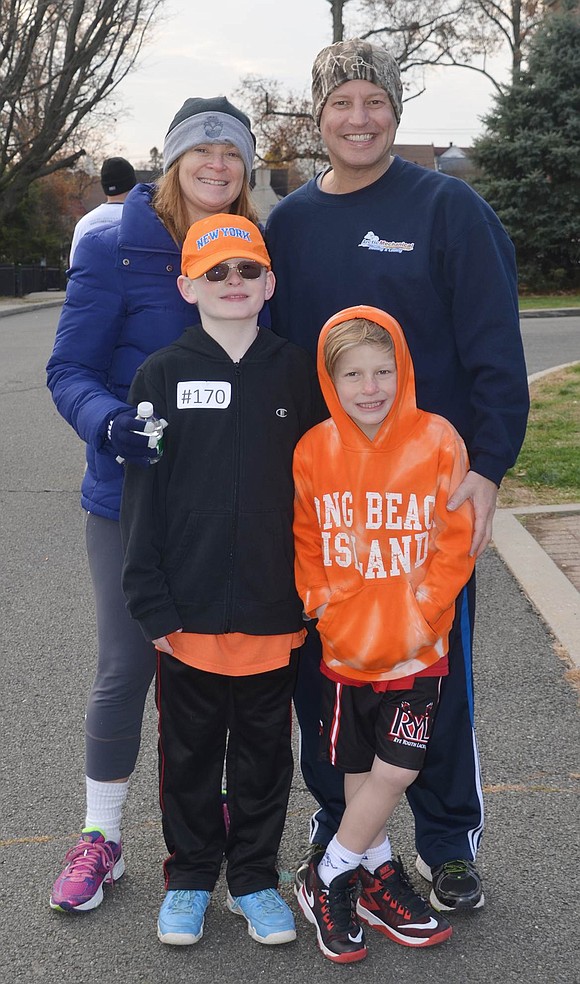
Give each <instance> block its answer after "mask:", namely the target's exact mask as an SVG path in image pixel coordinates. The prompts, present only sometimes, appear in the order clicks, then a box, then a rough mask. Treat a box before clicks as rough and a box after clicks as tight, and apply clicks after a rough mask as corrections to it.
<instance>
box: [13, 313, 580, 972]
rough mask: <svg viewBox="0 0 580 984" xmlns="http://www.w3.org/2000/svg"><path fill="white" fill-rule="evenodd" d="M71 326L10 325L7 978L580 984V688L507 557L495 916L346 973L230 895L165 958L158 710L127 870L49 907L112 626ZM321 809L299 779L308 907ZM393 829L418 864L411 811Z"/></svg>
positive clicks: (295, 828)
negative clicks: (93, 895) (68, 366)
mask: <svg viewBox="0 0 580 984" xmlns="http://www.w3.org/2000/svg"><path fill="white" fill-rule="evenodd" d="M57 316H58V310H52V311H51V310H48V311H38V312H28V313H27V314H21V315H19V316H18V317H14V318H12V317H10V318H4V319H3V320H2V322H1V323H0V413H1V415H2V422H3V427H2V445H1V447H2V451H1V455H2V469H1V472H0V536H1V543H2V559H3V563H2V582H1V587H0V592H1V594H0V598H1V602H2V612H3V616H4V617H3V621H2V638H1V647H2V652H1V659H2V667H3V674H2V683H3V686H4V700H3V712H2V716H1V721H0V747H1V748H2V752H3V755H2V770H1V773H0V782H1V787H0V862H1V864H0V872H1V874H0V905H1V910H0V911H1V917H0V979H1V980H2V981H4V980H6V981H14V982H24V981H26V984H34V982H41V984H62V982H63V981H66V982H68V981H75V982H76V981H81V980H82V981H87V982H93V981H94V982H98V984H113V982H115V984H117V982H121V984H165V982H168V984H169V982H174V981H181V980H183V981H187V982H188V984H198V982H199V984H202V982H204V984H205V982H214V981H216V982H217V981H221V980H224V979H225V980H229V979H231V978H232V977H235V978H237V979H241V980H246V981H247V982H249V984H253V982H268V984H269V982H270V981H272V980H274V979H276V980H277V981H278V982H280V984H306V982H312V984H322V982H326V981H327V980H328V979H329V978H330V977H331V976H333V975H334V974H338V975H340V974H344V975H350V973H353V974H356V976H357V980H359V981H360V982H361V984H367V982H373V984H374V982H376V984H379V982H380V984H389V982H391V981H393V982H395V981H397V982H400V981H415V980H420V981H434V982H435V981H437V982H439V981H441V982H443V981H445V982H446V984H536V982H537V984H540V982H543V984H578V981H579V980H580V975H579V971H578V958H577V951H578V947H577V938H578V932H577V910H578V897H579V893H580V865H579V857H578V854H579V852H578V848H579V843H578V811H577V789H578V772H579V770H578V747H579V737H580V735H579V717H578V706H577V694H576V692H575V691H574V690H573V688H572V685H571V683H570V682H569V681H568V680H567V679H566V672H567V667H566V665H565V664H564V662H563V661H562V660H561V659H560V658H559V657H558V655H557V654H556V653H555V651H554V647H553V645H552V640H551V639H550V637H549V635H548V633H547V631H546V629H545V628H544V626H543V624H542V623H541V622H540V620H539V619H538V617H537V615H536V614H535V612H534V611H533V609H532V608H531V606H530V605H529V603H528V602H527V601H526V599H525V597H524V596H523V595H522V593H521V591H520V590H519V588H518V585H517V584H516V583H515V581H514V580H513V579H512V577H511V575H509V574H508V572H507V571H506V569H505V567H504V566H503V564H502V563H501V561H500V560H499V559H498V557H497V555H496V554H495V553H494V552H493V551H489V552H488V553H487V554H486V556H485V557H484V558H483V559H482V561H481V564H480V570H479V600H480V609H479V618H478V626H477V640H476V647H477V657H476V689H477V698H478V699H477V707H478V724H479V735H480V744H481V749H482V757H483V766H484V783H485V792H486V803H487V821H488V826H487V837H486V841H485V845H484V848H483V850H482V852H481V855H480V866H481V869H482V872H483V874H484V877H485V880H486V895H487V900H488V901H487V904H486V907H485V908H484V909H483V910H482V911H481V912H480V913H477V914H470V915H467V916H463V917H455V918H454V920H453V922H454V930H455V931H454V937H453V939H452V940H451V941H450V942H449V943H447V944H444V945H443V946H441V947H436V948H434V949H433V950H426V951H421V952H417V953H413V952H412V951H411V950H409V949H408V948H405V947H399V946H397V945H396V944H393V943H390V942H389V941H387V940H385V939H383V938H382V937H380V936H378V935H376V934H371V935H370V941H369V943H370V945H369V957H368V959H367V960H366V961H365V962H364V963H363V964H360V965H358V966H357V967H356V970H352V971H350V970H347V969H343V968H338V969H336V968H333V967H332V966H331V965H330V964H329V963H328V961H324V960H323V958H322V957H321V956H320V954H319V953H318V952H317V950H316V947H315V944H314V941H313V936H312V932H311V929H310V927H309V926H307V925H306V924H304V922H303V921H301V919H300V917H298V928H299V938H298V940H297V941H296V943H295V944H291V945H289V946H286V947H271V948H267V947H260V946H259V945H258V944H256V943H254V942H253V941H252V940H250V938H249V937H248V935H247V933H246V932H245V924H244V923H243V922H241V921H238V920H237V919H236V918H235V917H233V916H232V915H231V914H230V913H228V912H227V911H226V910H225V906H224V902H223V899H224V888H223V885H220V886H219V889H218V890H217V891H216V893H215V896H214V900H213V902H212V906H211V908H210V914H209V917H208V919H207V924H206V927H207V928H206V934H205V937H204V939H203V940H202V941H201V942H200V943H199V944H198V945H197V946H195V947H191V948H171V947H162V946H161V945H160V944H159V943H158V942H157V940H156V938H155V931H154V925H155V918H156V914H157V909H158V906H159V903H160V901H161V898H162V894H163V886H162V880H161V871H160V865H161V861H162V859H163V856H164V846H163V842H162V839H161V836H160V831H159V818H158V809H157V802H156V776H155V772H156V756H155V715H154V708H153V706H152V702H150V703H149V706H148V712H147V722H146V729H145V735H144V741H143V749H142V755H141V760H140V764H139V768H138V770H137V773H136V776H135V778H134V781H133V787H132V791H131V796H130V805H129V809H128V812H127V818H126V819H127V822H126V828H125V833H126V853H127V862H128V870H127V874H126V876H125V877H124V878H123V879H122V880H121V881H120V882H119V883H118V885H117V886H116V888H115V889H114V891H113V892H111V891H110V890H109V891H108V892H107V898H106V902H105V904H104V905H103V906H102V907H101V908H100V909H98V910H97V911H95V912H94V913H91V914H88V915H84V916H77V917H74V916H66V915H63V914H59V913H53V912H51V911H50V910H49V908H48V904H47V902H48V894H49V889H50V884H51V882H52V879H53V877H54V875H55V873H56V872H57V870H58V868H59V865H60V863H61V860H62V856H63V854H64V852H65V851H66V849H67V848H68V847H69V846H70V844H71V843H72V841H73V839H74V838H75V836H76V833H77V830H78V825H79V819H80V818H81V817H82V809H83V802H84V796H83V786H82V780H81V776H82V772H83V752H82V740H81V735H82V727H83V711H84V701H85V697H86V692H87V689H88V686H89V683H90V678H91V666H92V660H93V645H92V637H93V631H94V625H93V616H92V602H91V592H90V586H89V580H88V573H87V569H86V562H85V557H84V550H83V544H82V529H83V523H82V516H81V511H80V508H79V506H78V491H77V490H78V485H79V481H80V477H81V474H82V468H83V455H82V449H81V446H80V443H79V442H78V440H77V439H76V437H75V436H74V434H73V433H72V432H71V431H70V430H69V428H68V427H67V426H66V425H65V424H64V422H63V421H62V420H61V419H60V418H59V417H58V415H57V413H56V411H55V410H54V408H53V406H52V403H51V401H50V398H49V395H48V393H47V391H46V389H45V386H44V373H43V366H44V363H45V361H46V358H47V355H48V353H49V351H50V348H51V344H52V338H53V334H54V327H55V325H56V320H57ZM553 325H554V322H553V321H551V323H550V330H551V327H552V326H553ZM527 327H528V326H527V325H526V327H525V334H526V349H527V351H528V358H529V359H531V358H533V359H536V358H537V359H538V361H540V360H541V353H540V349H541V347H542V343H541V339H540V338H538V337H536V327H537V326H536V325H534V326H533V330H532V331H531V332H530V333H528V332H527ZM560 327H561V326H559V328H560ZM540 334H541V333H540ZM558 334H559V332H558ZM566 344H567V343H566ZM560 346H562V347H560ZM553 347H554V348H557V351H556V352H554V354H553V360H554V363H556V364H558V363H561V362H567V361H571V359H573V358H580V353H579V354H577V355H574V354H570V351H569V350H567V351H566V352H565V351H564V348H565V347H566V346H565V344H564V341H563V340H562V342H561V343H560V342H558V345H557V346H556V345H554V346H553ZM534 349H537V350H538V351H536V352H535V354H534ZM541 367H542V366H538V368H541ZM530 371H534V370H532V369H530ZM310 810H311V801H310V797H309V795H308V793H307V792H306V790H305V789H304V786H303V783H302V781H301V779H300V777H299V776H297V777H296V780H295V784H294V788H293V793H292V800H291V805H290V812H289V817H288V824H287V831H286V835H285V838H284V842H283V845H282V849H281V856H280V866H281V870H282V890H283V891H284V892H285V893H286V895H287V897H288V899H289V900H290V901H291V892H290V884H289V880H290V874H289V872H290V870H291V868H292V867H293V866H294V865H295V863H296V861H297V860H298V857H299V855H300V850H301V848H302V846H303V838H304V831H305V826H306V819H307V817H308V815H309V813H310ZM392 830H393V839H394V842H395V844H396V846H397V848H398V849H399V850H400V851H401V854H402V855H403V858H404V859H405V860H406V861H407V862H408V863H410V862H411V861H412V858H413V852H412V840H411V834H410V831H411V822H410V817H409V814H408V811H407V809H406V808H401V809H400V811H399V814H398V816H397V818H396V821H395V823H394V824H393V828H392ZM419 881H420V880H419V879H417V882H418V883H419ZM291 904H293V903H292V902H291Z"/></svg>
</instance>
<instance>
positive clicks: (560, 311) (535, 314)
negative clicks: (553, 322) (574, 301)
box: [520, 308, 580, 319]
mask: <svg viewBox="0 0 580 984" xmlns="http://www.w3.org/2000/svg"><path fill="white" fill-rule="evenodd" d="M578 314H580V308H546V309H545V310H542V308H529V309H528V310H527V311H520V319H521V318H570V317H573V316H574V315H578Z"/></svg>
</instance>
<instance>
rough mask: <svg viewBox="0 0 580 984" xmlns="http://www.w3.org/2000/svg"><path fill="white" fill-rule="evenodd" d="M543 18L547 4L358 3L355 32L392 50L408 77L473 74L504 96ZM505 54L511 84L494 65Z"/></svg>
mask: <svg viewBox="0 0 580 984" xmlns="http://www.w3.org/2000/svg"><path fill="white" fill-rule="evenodd" d="M543 12H544V4H543V0H358V4H357V14H356V20H354V21H353V24H352V27H353V28H355V33H357V34H359V35H360V36H361V37H364V38H369V39H372V40H374V41H382V42H384V43H385V44H387V45H388V46H389V47H390V48H391V49H392V50H393V53H394V54H395V57H396V58H397V61H398V62H399V64H400V65H401V70H402V71H404V72H408V73H410V74H411V75H412V74H413V70H414V69H417V68H419V67H421V66H426V65H441V66H443V67H446V66H447V67H452V66H453V67H457V68H469V69H471V70H472V71H475V72H479V73H480V74H482V75H484V76H485V77H486V78H487V79H489V81H490V82H491V83H492V85H493V86H494V87H495V89H496V90H497V91H498V92H501V91H503V90H504V89H505V87H506V82H507V81H509V82H510V83H511V84H513V83H514V82H515V81H517V79H518V78H519V75H520V72H521V68H522V60H523V58H524V54H525V49H526V46H527V44H528V42H529V40H530V39H531V36H532V34H533V33H534V31H535V29H536V28H537V26H538V24H539V23H540V22H541V19H542V16H543ZM506 50H507V51H508V52H509V55H510V66H511V79H510V80H506V81H504V80H503V79H499V78H497V77H496V75H494V74H493V72H492V70H491V68H490V64H489V59H490V58H491V57H492V56H494V55H497V54H499V53H500V52H502V51H506Z"/></svg>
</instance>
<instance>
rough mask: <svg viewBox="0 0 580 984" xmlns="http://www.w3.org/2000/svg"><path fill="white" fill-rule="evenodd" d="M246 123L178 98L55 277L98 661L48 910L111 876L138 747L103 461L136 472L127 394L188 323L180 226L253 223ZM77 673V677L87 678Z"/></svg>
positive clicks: (138, 645)
mask: <svg viewBox="0 0 580 984" xmlns="http://www.w3.org/2000/svg"><path fill="white" fill-rule="evenodd" d="M254 147H255V139H254V136H253V134H252V132H251V129H250V121H249V119H248V118H247V116H245V115H244V113H242V112H240V110H238V109H237V108H236V107H235V106H233V105H232V104H231V103H230V102H229V101H228V100H227V99H226V98H225V97H224V96H219V97H216V98H211V99H201V98H192V99H187V100H186V101H185V103H184V104H183V106H182V107H181V109H180V110H179V111H178V112H177V114H176V115H175V117H174V119H173V120H172V122H171V125H170V127H169V131H168V133H167V136H166V138H165V143H164V147H163V158H164V175H163V177H162V178H161V179H160V180H159V182H158V183H157V184H138V185H136V186H135V188H133V189H132V190H131V191H130V192H129V195H128V196H127V199H126V201H125V204H124V207H123V214H122V217H121V221H120V223H119V225H116V226H114V227H109V228H106V229H99V230H96V231H90V232H88V233H87V234H86V235H85V236H83V238H82V239H81V240H80V242H79V244H78V247H77V249H76V251H75V256H74V261H73V265H72V268H71V270H70V271H69V276H70V280H69V284H68V287H67V296H66V301H65V304H64V307H63V311H62V315H61V318H60V321H59V325H58V329H57V334H56V340H55V344H54V349H53V352H52V355H51V357H50V361H49V363H48V367H47V373H48V385H49V387H50V390H51V392H52V396H53V399H54V402H55V404H56V406H57V409H58V410H59V412H60V413H61V414H62V416H63V417H64V418H65V419H66V420H67V421H68V422H69V424H71V426H72V427H74V429H75V430H76V432H77V434H78V435H79V437H80V438H81V439H82V440H83V441H85V442H86V446H87V447H86V455H87V468H86V472H85V475H84V477H83V481H82V490H81V505H82V507H83V509H85V510H86V512H87V520H86V541H87V552H88V557H89V565H90V569H91V576H92V580H93V587H94V593H95V603H96V612H97V634H98V663H97V671H96V676H95V679H94V682H93V685H92V689H91V692H90V696H89V701H88V706H87V713H86V729H85V730H86V775H87V778H86V792H87V809H86V816H85V823H84V828H83V831H82V834H81V836H80V839H79V841H78V843H77V844H76V845H75V846H74V847H73V848H72V849H71V850H70V851H69V852H68V854H67V857H66V859H65V866H64V868H63V870H62V872H61V874H60V875H59V876H58V878H57V879H56V881H55V883H54V885H53V889H52V893H51V897H50V905H51V907H52V908H54V909H59V910H62V911H67V912H68V911H74V912H85V911H87V910H90V909H94V908H95V907H96V906H98V905H99V904H100V903H101V901H102V899H103V883H108V884H111V883H112V882H113V881H114V880H115V879H117V878H119V877H120V876H121V875H122V873H123V871H124V867H125V863H124V859H123V853H122V846H121V817H122V809H123V805H124V803H125V800H126V797H127V792H128V788H129V777H130V776H131V773H132V772H133V770H134V768H135V763H136V760H137V755H138V752H139V744H140V739H141V725H142V717H143V708H144V704H145V698H146V696H147V692H148V690H149V686H150V684H151V680H152V679H153V674H154V672H155V650H154V647H153V646H152V645H151V644H150V643H148V642H147V641H146V640H145V639H144V638H143V635H142V633H141V631H140V629H139V626H138V625H137V623H136V622H134V621H133V620H132V619H131V617H130V616H129V614H128V612H127V611H126V608H125V600H124V597H123V592H122V588H121V565H122V548H121V538H120V533H119V523H118V519H119V508H120V502H121V490H122V482H123V468H122V466H121V465H120V464H119V463H118V462H117V460H116V458H117V456H120V457H122V458H124V459H125V460H126V461H135V460H137V461H140V462H141V463H142V464H144V465H147V463H148V457H149V456H152V455H154V454H155V450H154V449H147V448H144V447H143V441H142V440H140V437H139V435H136V434H135V433H134V431H135V430H137V429H138V428H139V427H141V429H142V428H143V427H144V426H145V424H144V422H141V423H139V422H138V421H135V419H134V418H135V411H134V409H133V408H131V407H130V406H129V404H128V403H127V393H128V391H129V386H130V385H131V382H132V380H133V377H134V375H135V372H136V370H137V368H138V366H140V365H141V363H142V362H143V361H144V360H145V359H146V358H147V356H148V355H150V354H151V353H152V352H155V351H157V349H159V348H162V347H163V346H165V345H168V344H170V343H171V342H173V341H175V339H176V338H178V337H179V336H180V335H181V334H182V332H183V331H184V329H185V328H186V327H187V325H189V324H191V320H192V317H191V314H192V312H191V306H190V305H189V304H188V303H187V302H186V301H185V300H184V299H183V298H182V297H181V295H180V293H179V291H178V289H177V286H176V276H177V274H178V272H179V269H180V263H181V245H182V242H183V240H184V239H185V236H186V233H187V230H188V228H189V226H190V225H191V224H192V223H193V222H195V221H197V220H198V219H201V218H204V217H206V216H208V215H212V214H215V213H217V212H228V213H232V214H239V215H244V216H246V217H247V218H249V219H251V220H252V221H253V220H255V218H256V214H255V209H254V206H253V204H252V201H251V195H250V187H249V178H250V174H251V170H252V163H253V158H254ZM89 672H90V670H89V668H88V667H87V675H88V674H89Z"/></svg>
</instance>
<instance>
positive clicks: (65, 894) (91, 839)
mask: <svg viewBox="0 0 580 984" xmlns="http://www.w3.org/2000/svg"><path fill="white" fill-rule="evenodd" d="M65 861H66V865H65V867H64V869H63V870H62V872H61V873H60V875H59V876H58V878H57V879H56V881H55V883H54V885H53V886H52V894H51V896H50V907H51V909H59V910H60V911H61V912H88V911H89V910H90V909H96V908H97V906H98V905H100V904H101V902H102V901H103V883H106V884H107V885H113V884H114V882H116V881H117V879H118V878H120V877H121V875H122V874H123V872H124V870H125V862H124V860H123V853H122V848H121V844H115V843H114V842H113V841H106V840H105V838H104V837H103V835H102V833H101V831H100V830H83V832H82V834H81V837H80V840H79V842H78V844H75V846H74V847H72V848H71V849H70V851H69V852H68V854H67V855H66V857H65Z"/></svg>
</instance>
